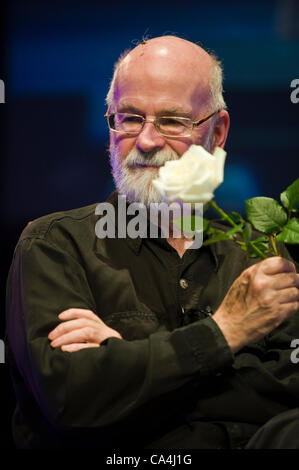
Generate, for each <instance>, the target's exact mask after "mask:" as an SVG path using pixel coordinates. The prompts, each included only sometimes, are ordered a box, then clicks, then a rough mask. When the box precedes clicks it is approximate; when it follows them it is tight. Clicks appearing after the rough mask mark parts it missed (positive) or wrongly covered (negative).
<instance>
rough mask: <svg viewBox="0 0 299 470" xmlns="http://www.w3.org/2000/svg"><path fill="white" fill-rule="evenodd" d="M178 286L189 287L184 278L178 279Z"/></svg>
mask: <svg viewBox="0 0 299 470" xmlns="http://www.w3.org/2000/svg"><path fill="white" fill-rule="evenodd" d="M180 286H181V288H182V289H187V288H188V287H189V284H188V282H187V281H186V279H180Z"/></svg>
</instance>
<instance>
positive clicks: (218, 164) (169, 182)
mask: <svg viewBox="0 0 299 470" xmlns="http://www.w3.org/2000/svg"><path fill="white" fill-rule="evenodd" d="M225 157H226V152H225V151H224V150H223V149H222V148H220V147H216V149H215V151H214V154H213V155H212V154H210V153H209V152H207V151H206V150H205V149H204V148H203V147H202V146H201V145H191V146H190V147H189V149H188V150H187V152H185V153H184V154H183V155H182V156H181V158H179V159H178V160H175V161H168V162H166V163H165V165H164V166H162V167H161V168H160V170H159V177H158V178H157V179H155V180H153V185H154V186H155V188H156V189H157V190H158V191H159V193H160V194H161V195H162V196H163V198H164V199H165V200H166V201H168V202H171V201H176V200H179V201H182V202H201V203H203V204H205V203H206V202H209V201H210V200H211V199H213V197H214V194H213V193H214V190H215V189H216V188H217V187H218V186H219V185H220V184H221V183H222V182H223V175H224V162H225Z"/></svg>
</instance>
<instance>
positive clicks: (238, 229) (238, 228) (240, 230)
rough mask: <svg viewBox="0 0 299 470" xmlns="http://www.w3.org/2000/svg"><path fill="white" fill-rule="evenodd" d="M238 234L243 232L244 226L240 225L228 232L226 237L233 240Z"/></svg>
mask: <svg viewBox="0 0 299 470" xmlns="http://www.w3.org/2000/svg"><path fill="white" fill-rule="evenodd" d="M237 232H242V224H240V225H238V226H237V227H233V228H232V229H231V230H228V231H227V232H226V235H228V236H229V238H233V236H234V235H235V233H237Z"/></svg>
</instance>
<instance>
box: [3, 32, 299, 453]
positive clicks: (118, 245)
mask: <svg viewBox="0 0 299 470" xmlns="http://www.w3.org/2000/svg"><path fill="white" fill-rule="evenodd" d="M107 103H108V111H107V119H108V124H109V128H110V156H111V165H112V171H113V177H114V180H115V185H116V188H117V191H115V192H114V193H113V194H112V195H111V196H110V198H109V200H108V201H109V203H110V204H112V205H113V207H114V208H115V210H116V214H117V213H118V212H117V211H118V199H117V195H118V194H123V195H125V196H126V197H127V203H130V202H139V203H143V204H145V205H146V206H147V207H149V205H150V204H151V203H152V202H160V201H161V197H160V195H159V193H158V192H157V191H156V190H155V188H154V186H153V184H152V181H153V179H154V178H156V177H157V174H158V169H159V167H161V166H162V165H163V164H164V163H165V162H166V161H168V160H176V159H179V158H180V157H181V156H182V155H183V154H184V152H185V151H186V150H187V149H188V148H189V147H190V146H191V144H198V145H202V146H203V147H204V148H206V149H207V150H208V151H210V152H213V150H214V148H215V147H216V146H218V147H221V148H223V147H224V145H225V141H226V138H227V134H228V129H229V115H228V112H227V111H226V109H225V108H226V106H225V103H224V100H223V97H222V78H221V66H220V63H219V62H218V61H217V59H216V57H214V56H212V55H210V54H208V53H207V52H205V51H204V50H203V49H202V48H201V47H199V46H198V45H196V44H193V43H191V42H189V41H186V40H184V39H181V38H177V37H174V36H165V37H158V38H153V39H151V40H148V41H144V42H142V43H141V44H139V45H138V46H137V47H136V48H135V49H133V50H132V51H131V52H128V53H126V54H124V55H123V56H122V57H121V58H120V60H119V62H118V63H117V65H116V68H115V73H114V77H113V80H112V83H111V88H110V90H109V93H108V96H107ZM182 121H183V123H184V124H183V125H182V126H180V125H178V123H180V122H182ZM127 126H128V127H127ZM172 126H175V127H176V128H178V129H180V130H179V131H175V132H173V131H172V130H169V129H170V127H172ZM95 209H96V204H94V205H91V206H88V207H83V208H80V209H76V210H71V211H67V212H60V213H55V214H51V215H48V216H45V217H42V218H40V219H38V220H35V221H34V222H32V223H31V224H29V225H28V226H27V227H26V228H25V230H24V231H23V233H22V235H21V237H20V240H19V243H18V245H17V248H16V251H15V254H14V260H13V263H12V266H11V270H10V273H9V279H8V295H7V297H8V299H7V336H8V347H9V353H10V354H9V356H10V364H11V371H12V378H13V382H14V386H15V390H16V395H17V408H16V411H15V414H14V418H13V432H14V438H15V442H16V445H17V446H18V447H21V448H69V447H91V448H92V447H94V448H101V447H126V446H130V447H132V446H133V447H138V448H239V447H244V446H245V445H246V444H247V442H248V441H249V439H250V438H251V437H252V436H253V435H254V434H255V433H256V431H258V430H259V429H260V428H261V427H262V426H263V424H264V423H267V422H269V420H270V419H271V418H273V417H275V416H276V417H277V415H279V414H280V413H282V412H287V411H288V410H289V409H291V408H293V409H294V408H296V407H298V406H299V374H298V365H296V364H294V363H293V362H292V361H291V360H290V356H291V352H292V349H291V341H292V340H293V339H294V338H299V317H298V307H299V290H298V287H299V276H298V275H297V274H296V271H295V266H294V264H293V263H292V262H291V261H290V260H288V259H286V258H279V257H273V258H270V259H267V260H264V261H260V262H258V261H259V260H257V261H256V262H255V264H252V263H251V265H249V264H248V262H247V260H246V258H245V256H244V254H243V253H242V251H241V250H240V249H239V248H238V247H237V246H235V245H234V244H233V242H230V241H224V242H219V243H217V244H216V245H211V246H202V247H201V248H199V249H189V248H190V247H191V245H192V243H193V240H192V239H188V238H185V237H183V236H182V237H181V238H175V237H173V236H172V234H171V233H170V234H169V237H168V238H167V239H165V238H163V237H162V236H160V237H158V238H153V239H151V238H150V237H147V238H146V237H145V238H142V237H137V238H135V239H134V238H130V237H129V236H121V237H118V238H109V237H107V238H103V239H100V238H98V237H97V236H96V235H95V225H96V223H97V220H98V219H99V217H98V216H97V215H96V214H95ZM115 220H116V222H115V223H116V224H117V220H118V218H117V217H116V219H115ZM287 256H288V255H287V253H286V257H287ZM293 413H294V410H293ZM296 416H297V415H296Z"/></svg>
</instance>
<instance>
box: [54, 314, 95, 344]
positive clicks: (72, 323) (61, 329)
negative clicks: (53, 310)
mask: <svg viewBox="0 0 299 470" xmlns="http://www.w3.org/2000/svg"><path fill="white" fill-rule="evenodd" d="M86 326H90V327H93V326H94V322H93V321H91V320H89V319H87V318H78V319H77V320H66V321H64V322H62V323H59V325H58V326H56V328H54V330H52V331H51V332H50V333H49V335H48V338H49V339H51V340H54V339H56V338H58V337H59V336H62V335H64V334H65V333H69V332H70V331H73V330H77V329H79V328H84V327H86ZM96 326H97V327H98V323H96Z"/></svg>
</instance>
